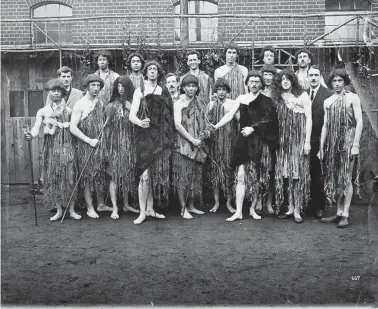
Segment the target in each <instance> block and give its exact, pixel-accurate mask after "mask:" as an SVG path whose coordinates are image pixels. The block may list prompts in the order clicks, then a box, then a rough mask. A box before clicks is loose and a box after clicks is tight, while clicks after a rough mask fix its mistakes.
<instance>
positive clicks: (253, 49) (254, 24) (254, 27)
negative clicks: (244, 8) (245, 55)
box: [252, 20, 256, 70]
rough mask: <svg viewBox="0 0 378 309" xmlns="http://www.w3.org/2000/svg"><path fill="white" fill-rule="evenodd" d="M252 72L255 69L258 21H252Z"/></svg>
mask: <svg viewBox="0 0 378 309" xmlns="http://www.w3.org/2000/svg"><path fill="white" fill-rule="evenodd" d="M252 28H253V32H252V70H254V69H255V33H256V21H255V20H253V21H252Z"/></svg>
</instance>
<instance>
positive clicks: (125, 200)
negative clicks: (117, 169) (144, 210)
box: [122, 187, 139, 214]
mask: <svg viewBox="0 0 378 309" xmlns="http://www.w3.org/2000/svg"><path fill="white" fill-rule="evenodd" d="M122 193H123V211H125V212H127V211H131V212H134V213H137V214H138V213H139V209H135V208H134V207H131V206H130V205H129V192H128V191H127V190H126V189H125V188H124V187H122Z"/></svg>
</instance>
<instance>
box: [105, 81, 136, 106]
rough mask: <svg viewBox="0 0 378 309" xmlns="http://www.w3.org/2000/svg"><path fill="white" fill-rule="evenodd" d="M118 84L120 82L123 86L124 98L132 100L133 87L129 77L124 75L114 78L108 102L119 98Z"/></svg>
mask: <svg viewBox="0 0 378 309" xmlns="http://www.w3.org/2000/svg"><path fill="white" fill-rule="evenodd" d="M118 84H121V85H122V86H123V88H124V89H125V97H126V100H127V101H129V102H130V103H131V102H132V101H133V95H134V91H135V87H134V84H133V82H132V81H131V79H130V78H129V77H128V76H126V75H123V76H119V77H117V79H116V80H115V82H114V85H113V92H112V98H111V99H110V102H113V101H115V100H117V99H120V98H121V96H120V95H119V93H118Z"/></svg>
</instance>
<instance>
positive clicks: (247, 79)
mask: <svg viewBox="0 0 378 309" xmlns="http://www.w3.org/2000/svg"><path fill="white" fill-rule="evenodd" d="M251 77H258V78H260V82H261V89H264V87H265V82H264V79H263V77H262V75H261V73H260V72H259V71H250V72H248V75H247V77H246V79H245V82H244V84H245V85H246V86H247V87H248V82H249V79H250V78H251Z"/></svg>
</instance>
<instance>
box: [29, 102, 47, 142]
mask: <svg viewBox="0 0 378 309" xmlns="http://www.w3.org/2000/svg"><path fill="white" fill-rule="evenodd" d="M43 117H44V113H43V109H42V108H41V109H39V110H38V112H37V115H36V116H35V123H34V126H33V128H32V129H31V130H30V135H31V139H33V138H35V137H37V136H38V134H39V130H40V129H41V125H42V121H43Z"/></svg>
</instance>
